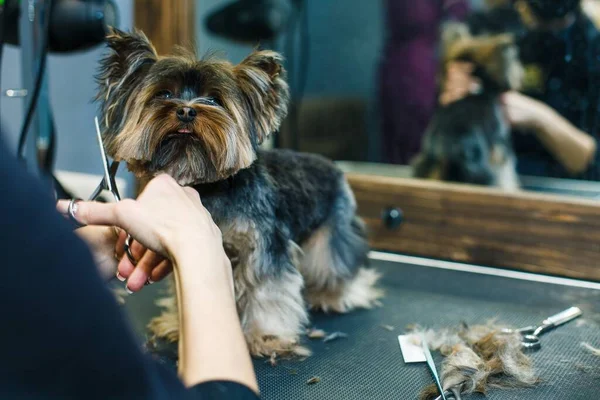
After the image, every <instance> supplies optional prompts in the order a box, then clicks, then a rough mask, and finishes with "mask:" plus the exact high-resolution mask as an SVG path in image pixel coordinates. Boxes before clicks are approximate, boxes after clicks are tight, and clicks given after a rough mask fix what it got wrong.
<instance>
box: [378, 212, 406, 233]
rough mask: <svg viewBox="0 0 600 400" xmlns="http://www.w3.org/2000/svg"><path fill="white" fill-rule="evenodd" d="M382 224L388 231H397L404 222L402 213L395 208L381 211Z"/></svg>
mask: <svg viewBox="0 0 600 400" xmlns="http://www.w3.org/2000/svg"><path fill="white" fill-rule="evenodd" d="M382 219H383V224H384V225H385V227H386V228H388V229H398V228H399V227H400V225H402V222H403V221H404V213H403V212H402V210H401V209H399V208H397V207H388V208H386V209H385V210H383V214H382Z"/></svg>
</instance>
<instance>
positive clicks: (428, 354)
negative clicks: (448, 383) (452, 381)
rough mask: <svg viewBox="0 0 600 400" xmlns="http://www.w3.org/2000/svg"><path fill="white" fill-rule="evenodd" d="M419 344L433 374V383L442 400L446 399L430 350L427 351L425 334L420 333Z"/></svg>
mask: <svg viewBox="0 0 600 400" xmlns="http://www.w3.org/2000/svg"><path fill="white" fill-rule="evenodd" d="M421 346H422V347H423V353H425V360H427V366H428V367H429V370H430V371H431V375H433V380H434V381H435V385H436V386H437V388H438V390H439V392H440V394H441V398H442V399H443V400H447V399H446V395H445V394H444V389H442V383H441V382H440V377H439V376H438V373H437V369H436V368H435V362H434V361H433V357H432V356H431V351H429V346H428V345H427V340H425V335H421Z"/></svg>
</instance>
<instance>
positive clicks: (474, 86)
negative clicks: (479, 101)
mask: <svg viewBox="0 0 600 400" xmlns="http://www.w3.org/2000/svg"><path fill="white" fill-rule="evenodd" d="M474 69H475V67H474V66H473V64H471V63H467V62H458V61H454V62H451V63H449V64H448V67H447V69H446V76H445V79H444V84H443V86H442V93H441V94H440V98H439V101H440V104H442V105H444V106H447V105H448V104H451V103H454V102H455V101H458V100H461V99H463V98H465V97H466V96H468V95H469V94H477V93H480V92H481V81H480V80H479V79H478V78H475V77H474V76H473V75H472V73H473V71H474Z"/></svg>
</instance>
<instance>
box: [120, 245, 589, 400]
mask: <svg viewBox="0 0 600 400" xmlns="http://www.w3.org/2000/svg"><path fill="white" fill-rule="evenodd" d="M371 266H372V267H373V268H376V269H378V270H379V271H381V272H382V273H383V279H382V281H381V283H382V286H383V287H384V288H385V290H386V297H385V298H384V300H383V306H382V307H381V308H378V309H374V310H370V311H355V312H352V313H349V314H346V315H324V314H322V313H314V314H313V315H312V326H314V327H316V328H319V329H323V330H325V331H326V332H328V333H331V332H335V331H340V332H344V333H346V334H347V335H348V337H347V338H340V339H336V340H334V341H330V342H328V343H323V341H322V340H308V339H307V338H304V341H305V342H306V344H307V345H308V347H309V348H311V349H312V351H313V355H312V356H311V357H309V358H307V359H306V360H304V361H297V360H296V361H279V360H278V363H277V365H276V366H272V365H271V364H270V363H269V360H264V359H263V360H256V361H255V362H254V365H255V368H256V372H257V376H258V380H259V384H260V388H261V391H262V397H263V399H265V400H270V399H277V400H282V399H293V400H299V399H311V400H317V399H327V400H335V399H342V400H366V399H381V400H384V399H386V400H387V399H390V400H392V399H394V400H398V399H401V400H402V399H417V398H418V394H419V392H420V390H421V389H422V388H423V387H425V386H426V385H429V384H431V383H432V382H433V380H432V378H431V376H430V373H429V370H428V369H427V366H426V364H425V363H418V364H405V363H404V361H403V358H402V355H401V352H400V348H399V345H398V339H397V336H398V335H399V334H402V333H404V332H405V328H406V326H407V325H411V324H419V325H421V326H424V327H431V328H442V327H446V326H454V325H457V324H459V323H460V322H461V321H464V322H466V323H468V324H481V323H485V322H487V321H489V320H491V319H496V321H497V322H498V323H503V324H508V325H512V326H515V327H521V326H526V325H535V324H538V323H541V321H542V320H543V319H545V318H546V317H549V316H550V315H552V314H555V313H557V312H559V311H562V310H564V309H566V308H568V307H570V306H578V307H580V308H581V309H582V310H583V316H582V317H580V318H579V319H577V320H575V321H572V322H570V323H569V324H567V325H564V326H561V327H559V328H557V329H555V330H553V331H551V332H548V333H547V334H545V335H543V336H542V337H541V341H542V348H541V350H539V351H538V352H535V353H532V355H531V357H532V359H533V363H534V367H535V369H536V371H537V372H538V375H539V376H540V378H541V379H542V383H541V384H539V386H537V387H535V388H533V389H512V390H497V389H496V390H494V389H493V390H491V391H490V392H489V393H488V395H487V397H485V396H482V395H471V396H465V397H464V399H465V400H469V399H484V398H488V399H492V400H493V399H498V400H517V399H540V400H541V399H544V400H548V399H557V400H558V399H561V400H564V399H569V400H577V399H589V400H592V399H598V398H600V357H597V356H594V355H592V354H591V353H590V352H589V351H587V350H586V349H584V348H583V347H582V346H581V343H582V342H587V343H590V344H592V345H594V346H595V347H600V329H599V327H600V284H595V283H589V282H582V281H572V280H566V279H561V278H552V277H546V276H541V275H535V274H527V273H521V272H512V271H505V270H498V269H492V268H486V267H478V266H472V265H467V264H456V263H449V262H440V261H435V260H430V259H424V258H416V257H408V256H402V255H395V254H389V253H377V252H375V253H372V265H371ZM146 290H147V289H145V290H144V291H146ZM152 290H154V291H156V288H153V289H152ZM144 291H142V293H140V294H139V295H135V296H131V298H130V300H129V301H128V308H130V310H131V311H132V312H134V314H135V318H137V328H138V329H139V331H140V332H142V331H143V329H144V328H143V327H144V325H145V324H146V323H147V321H148V318H149V317H150V316H151V315H155V314H156V313H157V310H156V309H155V308H154V309H152V310H151V309H148V302H149V299H147V298H146V299H144V297H145V296H146V297H147V296H153V295H155V294H152V293H151V292H150V291H148V292H147V293H144ZM144 304H145V305H144ZM384 325H385V326H387V327H384ZM390 326H391V327H394V330H393V331H390V330H389V329H390V328H389V327H390ZM386 328H387V329H386ZM163 355H164V353H163ZM434 358H435V360H436V365H437V367H438V370H440V369H441V366H440V363H441V360H442V358H441V356H440V355H439V354H437V353H434ZM314 376H318V377H319V378H320V381H319V382H318V383H315V384H312V385H309V384H307V380H309V379H310V378H311V377H314Z"/></svg>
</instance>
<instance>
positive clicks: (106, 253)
mask: <svg viewBox="0 0 600 400" xmlns="http://www.w3.org/2000/svg"><path fill="white" fill-rule="evenodd" d="M75 232H76V233H77V236H79V237H80V238H81V239H83V241H84V242H86V244H87V245H88V246H89V248H90V250H91V252H92V255H93V256H94V260H95V261H96V266H97V267H98V270H99V271H100V275H101V276H102V277H103V278H104V279H106V280H109V279H110V278H112V277H114V276H115V273H116V271H117V259H116V258H115V251H114V249H115V242H116V241H117V237H118V230H117V229H116V228H113V227H108V226H92V225H90V226H84V227H82V228H79V229H77V230H76V231H75Z"/></svg>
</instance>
